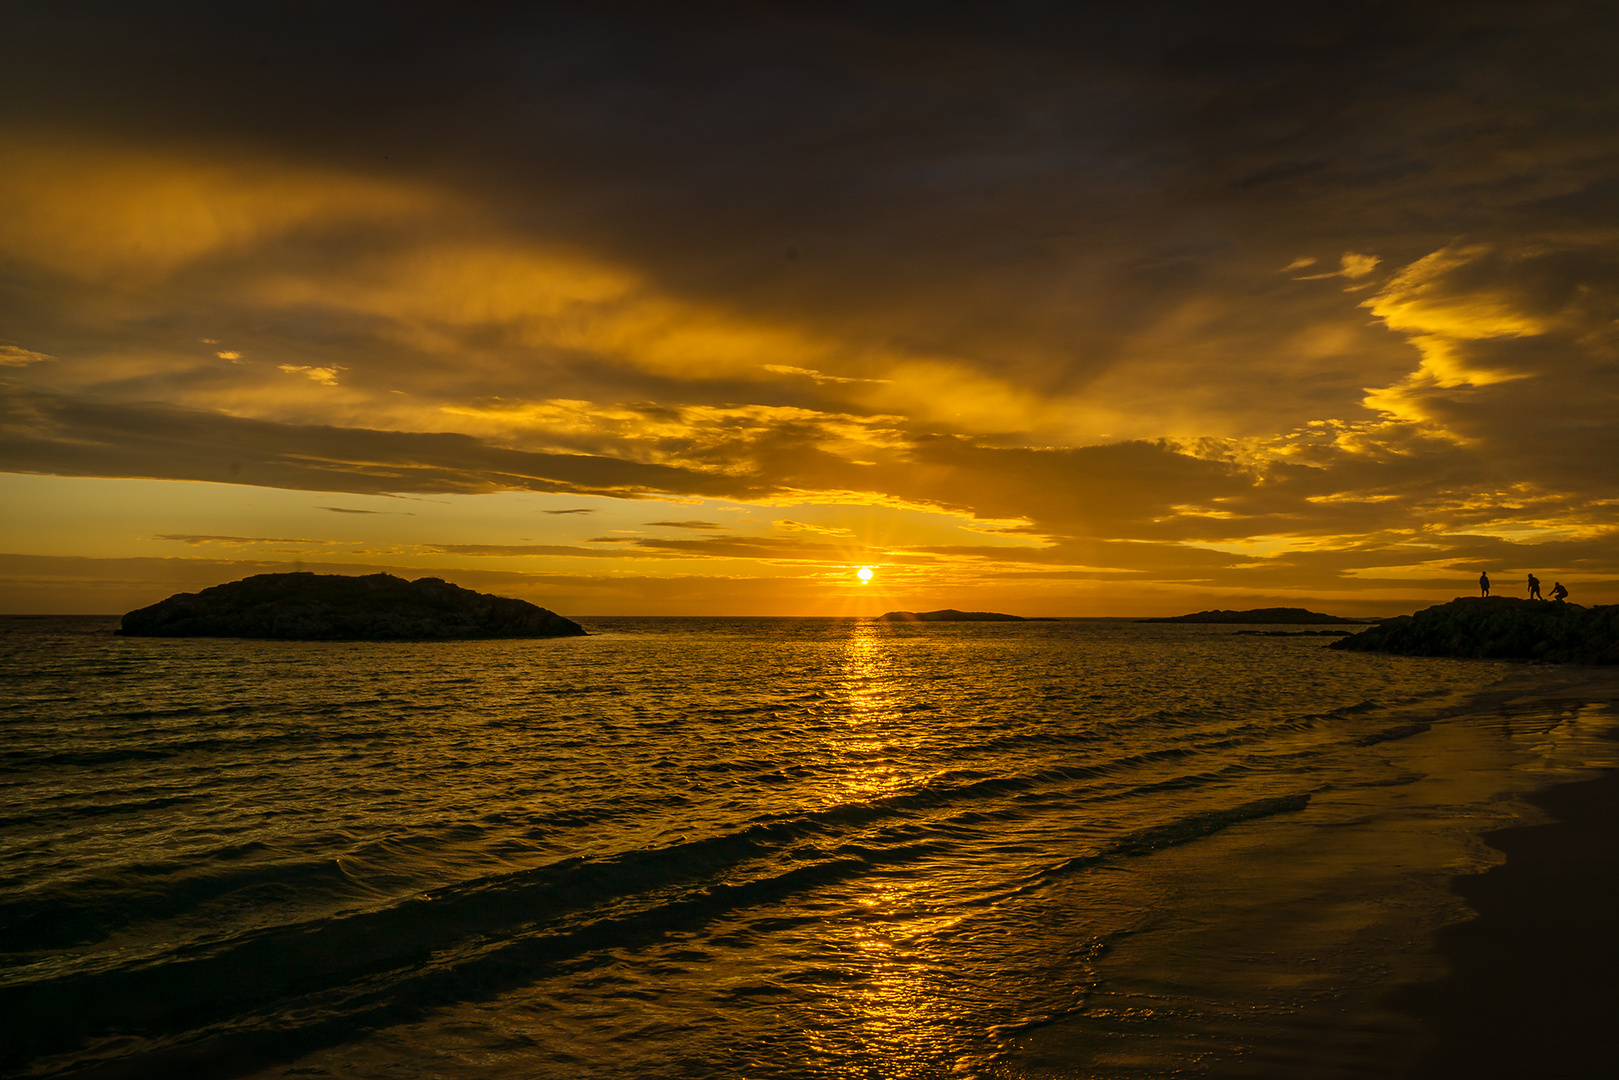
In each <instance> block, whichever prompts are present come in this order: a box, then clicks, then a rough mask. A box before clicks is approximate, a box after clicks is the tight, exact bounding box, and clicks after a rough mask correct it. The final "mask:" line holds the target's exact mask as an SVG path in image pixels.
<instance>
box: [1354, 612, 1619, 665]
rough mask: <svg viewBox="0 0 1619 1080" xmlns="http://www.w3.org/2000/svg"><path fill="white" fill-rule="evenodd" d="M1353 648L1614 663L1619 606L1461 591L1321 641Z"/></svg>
mask: <svg viewBox="0 0 1619 1080" xmlns="http://www.w3.org/2000/svg"><path fill="white" fill-rule="evenodd" d="M1327 648H1329V649H1347V650H1350V651H1353V652H1383V653H1397V654H1399V655H1402V656H1460V657H1473V658H1478V659H1491V660H1545V661H1549V662H1552V663H1564V664H1567V663H1572V664H1619V605H1607V606H1604V607H1590V608H1588V607H1581V606H1580V605H1579V604H1566V603H1564V604H1559V603H1556V602H1552V601H1545V600H1522V599H1519V598H1517V597H1511V596H1491V597H1480V596H1469V597H1463V598H1462V599H1460V600H1452V601H1451V602H1450V603H1448V604H1439V605H1438V606H1436V607H1431V608H1427V609H1425V610H1423V611H1419V612H1417V613H1416V614H1415V615H1402V616H1400V617H1399V618H1397V619H1388V620H1385V621H1384V622H1383V623H1381V624H1380V625H1378V626H1376V627H1373V628H1372V629H1370V630H1363V631H1361V632H1360V633H1358V634H1353V635H1351V636H1349V637H1346V638H1341V639H1340V640H1338V641H1334V642H1333V643H1332V644H1330V645H1328V646H1327Z"/></svg>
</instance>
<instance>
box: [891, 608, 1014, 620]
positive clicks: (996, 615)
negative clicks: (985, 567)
mask: <svg viewBox="0 0 1619 1080" xmlns="http://www.w3.org/2000/svg"><path fill="white" fill-rule="evenodd" d="M877 618H878V619H879V620H881V621H884V622H1026V621H1027V620H1026V619H1024V618H1023V616H1021V615H1002V614H1001V613H1000V612H998V611H957V610H956V609H955V608H943V609H941V610H939V611H889V612H884V613H883V614H881V615H879V616H877Z"/></svg>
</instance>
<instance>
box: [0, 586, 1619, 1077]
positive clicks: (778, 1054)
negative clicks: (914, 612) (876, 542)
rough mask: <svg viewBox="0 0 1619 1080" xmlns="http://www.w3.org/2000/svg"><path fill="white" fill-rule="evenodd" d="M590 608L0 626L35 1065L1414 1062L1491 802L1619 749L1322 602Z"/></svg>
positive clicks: (1213, 1067) (3, 1032) (63, 1069)
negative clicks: (242, 624)
mask: <svg viewBox="0 0 1619 1080" xmlns="http://www.w3.org/2000/svg"><path fill="white" fill-rule="evenodd" d="M579 621H580V622H581V623H583V624H584V625H585V627H586V629H587V630H589V632H590V636H588V637H584V638H577V639H560V640H539V641H493V642H465V643H430V644H376V643H335V644H333V643H279V642H253V641H230V640H217V639H191V640H159V639H123V638H119V637H116V636H114V635H113V634H112V633H111V631H112V629H113V628H114V627H115V626H116V620H113V619H106V618H66V617H62V618H24V617H12V618H5V619H0V687H3V693H0V725H3V727H0V731H3V739H0V1072H3V1073H4V1074H6V1075H16V1076H72V1077H135V1076H195V1077H236V1076H264V1077H319V1076H334V1077H338V1076H340V1077H360V1078H372V1077H377V1078H381V1077H428V1076H431V1077H443V1078H450V1080H461V1078H467V1080H471V1078H495V1077H501V1078H506V1077H570V1078H572V1077H587V1078H588V1077H624V1076H634V1077H652V1078H656V1077H757V1078H767V1077H782V1078H788V1077H804V1078H823V1077H824V1078H846V1077H860V1078H865V1077H873V1078H875V1077H883V1078H894V1077H918V1078H922V1077H974V1076H979V1077H986V1078H994V1077H1007V1078H1012V1077H1058V1076H1063V1077H1094V1078H1110V1077H1121V1078H1122V1077H1132V1078H1133V1077H1162V1076H1171V1075H1175V1076H1204V1075H1207V1076H1255V1077H1260V1076H1275V1077H1291V1078H1298V1077H1339V1076H1342V1077H1352V1076H1389V1075H1397V1074H1398V1066H1399V1064H1400V1063H1401V1062H1403V1061H1407V1060H1410V1059H1411V1057H1412V1056H1413V1055H1414V1054H1415V1053H1416V1052H1417V1051H1418V1050H1419V1049H1420V1048H1421V1046H1422V1045H1424V1039H1425V1038H1426V1035H1425V1033H1424V1032H1423V1031H1422V1030H1421V1028H1420V1025H1418V1024H1417V1023H1416V1021H1414V1020H1412V1019H1411V1018H1409V1017H1406V1016H1404V1015H1403V1014H1402V1013H1400V1012H1398V1011H1397V1010H1395V1009H1393V1008H1391V1007H1390V1006H1388V1005H1387V1004H1386V1003H1385V1001H1384V999H1385V998H1386V996H1387V994H1388V992H1389V990H1390V989H1391V988H1393V987H1395V986H1398V985H1402V984H1406V983H1410V982H1420V981H1423V980H1428V979H1433V978H1437V977H1439V976H1440V975H1442V974H1443V965H1442V961H1441V960H1440V959H1439V958H1438V956H1437V955H1436V953H1435V952H1434V950H1433V948H1432V947H1431V945H1430V944H1429V935H1431V934H1432V932H1433V931H1434V930H1435V929H1437V928H1438V927H1440V926H1443V925H1446V924H1448V923H1452V922H1455V921H1456V920H1458V919H1461V918H1464V917H1465V916H1466V914H1467V912H1466V910H1465V908H1464V907H1463V906H1462V905H1461V903H1460V901H1459V900H1457V899H1456V897H1455V896H1454V895H1453V894H1452V893H1451V892H1450V891H1449V889H1448V888H1447V883H1448V881H1449V880H1450V877H1451V875H1454V874H1458V873H1468V872H1476V871H1478V870H1481V869H1483V868H1485V867H1487V866H1489V865H1491V864H1492V863H1493V862H1494V861H1496V860H1497V859H1498V855H1497V854H1496V853H1495V852H1494V851H1493V850H1492V849H1490V848H1489V847H1487V846H1486V845H1485V844H1483V843H1482V842H1481V841H1480V840H1479V834H1480V833H1481V832H1483V831H1484V830H1486V829H1489V828H1494V827H1499V826H1501V825H1505V824H1511V823H1515V822H1520V821H1524V820H1532V819H1533V817H1534V814H1535V813H1536V812H1535V811H1534V810H1532V809H1531V808H1530V807H1528V806H1527V804H1525V803H1524V802H1522V801H1521V800H1520V799H1519V798H1518V797H1517V796H1519V795H1521V794H1523V793H1524V792H1527V791H1530V790H1534V789H1535V788H1538V787H1541V786H1544V785H1546V784H1549V783H1552V782H1554V781H1557V780H1561V779H1569V778H1573V777H1576V776H1580V775H1584V774H1586V773H1587V772H1588V771H1589V770H1591V769H1593V768H1597V767H1608V766H1611V765H1613V764H1614V763H1615V760H1614V759H1615V758H1616V757H1619V753H1616V750H1619V744H1616V743H1615V742H1614V741H1613V740H1611V739H1610V738H1608V737H1606V736H1607V733H1608V732H1609V731H1610V730H1611V729H1612V727H1613V723H1614V719H1615V717H1614V716H1613V714H1612V712H1611V711H1610V709H1609V708H1608V707H1607V706H1606V705H1604V704H1601V703H1594V702H1587V701H1584V700H1582V698H1581V696H1580V695H1579V693H1578V692H1577V690H1567V689H1563V690H1560V689H1559V687H1560V686H1561V685H1562V684H1561V683H1560V682H1559V680H1560V679H1566V675H1565V674H1564V673H1562V672H1559V671H1558V670H1555V669H1549V668H1544V667H1533V666H1529V665H1518V664H1508V663H1494V662H1481V661H1455V660H1431V659H1421V658H1409V657H1385V656H1373V655H1360V654H1351V653H1341V652H1336V651H1329V650H1327V649H1325V648H1323V645H1324V643H1325V642H1326V641H1327V640H1330V639H1326V638H1320V637H1261V636H1251V635H1242V634H1239V633H1237V632H1236V631H1237V630H1238V629H1240V628H1238V627H1231V626H1196V625H1173V624H1169V625H1166V624H1138V623H1132V622H1129V621H1125V620H1106V619H1076V620H1063V621H1049V622H1024V623H940V624H926V625H888V624H883V623H879V622H875V621H871V620H854V619H847V620H840V619H742V618H734V619H719V618H715V619H705V618H594V619H580V620H579ZM1288 629H1296V628H1288Z"/></svg>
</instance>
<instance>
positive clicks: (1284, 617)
mask: <svg viewBox="0 0 1619 1080" xmlns="http://www.w3.org/2000/svg"><path fill="white" fill-rule="evenodd" d="M1136 622H1144V623H1148V622H1176V623H1250V624H1252V623H1273V624H1274V623H1312V624H1314V625H1317V626H1322V625H1327V626H1330V625H1332V624H1334V623H1352V624H1355V625H1357V626H1364V625H1365V624H1367V623H1373V622H1377V620H1376V619H1346V618H1344V617H1343V616H1341V615H1323V614H1321V613H1320V612H1319V611H1306V610H1305V609H1304V608H1301V607H1262V608H1249V609H1248V610H1247V611H1226V610H1225V609H1223V608H1222V609H1220V610H1218V611H1198V612H1193V613H1192V614H1191V615H1171V616H1169V617H1168V618H1163V619H1137V620H1136Z"/></svg>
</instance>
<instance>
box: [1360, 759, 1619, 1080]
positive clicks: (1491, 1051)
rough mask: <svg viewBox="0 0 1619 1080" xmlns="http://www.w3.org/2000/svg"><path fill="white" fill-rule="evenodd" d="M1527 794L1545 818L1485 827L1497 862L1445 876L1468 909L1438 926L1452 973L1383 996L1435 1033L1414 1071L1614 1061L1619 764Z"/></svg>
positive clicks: (1506, 1071) (1583, 1067)
mask: <svg viewBox="0 0 1619 1080" xmlns="http://www.w3.org/2000/svg"><path fill="white" fill-rule="evenodd" d="M1524 798H1525V799H1526V801H1528V802H1530V803H1531V804H1533V805H1535V806H1537V807H1539V808H1541V809H1542V810H1544V811H1545V812H1547V813H1548V814H1549V815H1550V816H1551V817H1552V819H1553V820H1551V821H1548V822H1544V823H1540V824H1528V825H1518V826H1513V827H1510V828H1506V829H1498V830H1495V831H1492V832H1489V833H1485V834H1484V835H1483V836H1482V838H1481V839H1483V841H1484V842H1485V843H1486V844H1488V845H1489V846H1490V847H1492V848H1494V849H1496V850H1497V851H1499V852H1501V853H1502V854H1503V855H1504V856H1505V861H1504V862H1503V863H1501V864H1500V865H1498V866H1495V867H1492V868H1491V869H1489V870H1486V871H1484V872H1483V873H1479V874H1469V875H1462V876H1458V877H1455V878H1453V879H1452V881H1451V890H1452V891H1453V892H1454V893H1455V894H1456V895H1457V896H1459V897H1460V898H1461V899H1462V900H1463V901H1464V902H1465V903H1466V904H1467V906H1468V907H1469V908H1471V909H1472V910H1473V911H1474V912H1475V913H1476V917H1474V918H1473V919H1470V920H1468V921H1465V922H1461V923H1456V924H1453V925H1451V926H1447V927H1444V928H1443V929H1441V930H1439V931H1438V932H1437V933H1436V935H1435V938H1436V941H1435V945H1436V948H1437V951H1438V952H1439V954H1440V955H1441V956H1443V958H1444V959H1445V960H1446V962H1447V963H1448V965H1449V967H1450V972H1449V974H1448V975H1446V976H1445V977H1444V978H1441V979H1439V980H1437V981H1435V982H1431V983H1423V984H1418V985H1415V986H1408V987H1402V988H1400V989H1398V990H1396V991H1394V992H1393V993H1391V994H1390V995H1389V998H1388V1003H1389V1004H1390V1005H1391V1006H1392V1007H1393V1008H1395V1009H1398V1010H1399V1011H1401V1012H1404V1013H1406V1014H1407V1015H1410V1016H1413V1017H1415V1018H1416V1019H1418V1020H1419V1021H1420V1022H1421V1023H1422V1024H1423V1025H1424V1026H1425V1027H1426V1028H1427V1029H1428V1031H1429V1033H1430V1034H1431V1035H1432V1036H1433V1037H1434V1038H1435V1039H1436V1040H1437V1041H1436V1042H1435V1043H1434V1044H1433V1045H1431V1046H1430V1047H1429V1048H1428V1049H1427V1050H1426V1051H1425V1052H1424V1053H1422V1054H1421V1055H1420V1056H1419V1057H1418V1059H1417V1060H1416V1062H1415V1063H1414V1064H1413V1065H1412V1067H1411V1069H1410V1070H1409V1072H1408V1073H1407V1075H1408V1076H1410V1077H1413V1078H1419V1080H1427V1078H1436V1080H1438V1078H1450V1077H1456V1078H1461V1077H1470V1078H1476V1077H1492V1076H1501V1077H1507V1076H1510V1077H1524V1076H1544V1077H1560V1076H1568V1077H1589V1076H1601V1075H1605V1074H1607V1073H1608V1072H1609V1071H1610V1070H1611V1069H1612V1068H1613V1052H1614V1047H1613V1037H1612V1036H1611V1035H1610V1034H1608V1028H1607V1025H1608V1024H1609V1023H1611V1013H1612V1005H1613V1001H1614V997H1615V995H1614V991H1613V988H1612V986H1613V983H1612V980H1613V972H1614V970H1615V966H1616V963H1619V923H1616V922H1615V920H1614V919H1613V904H1614V897H1615V896H1616V895H1619V769H1607V770H1604V771H1603V772H1602V773H1601V774H1600V775H1598V776H1596V777H1592V778H1589V779H1583V780H1574V781H1570V782H1566V783H1560V784H1554V785H1553V786H1551V787H1548V788H1543V789H1541V790H1539V791H1535V792H1531V793H1529V794H1527V795H1525V796H1524Z"/></svg>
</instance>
